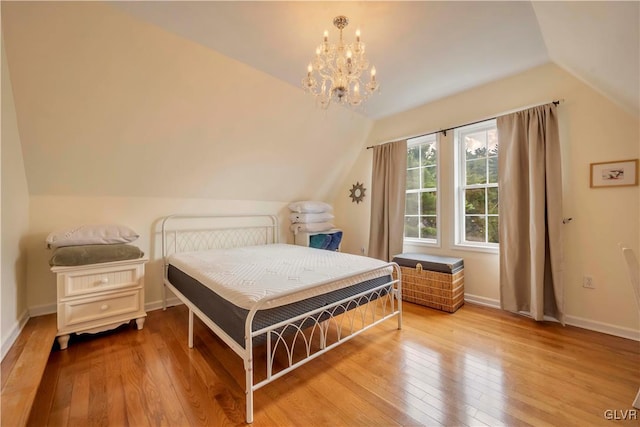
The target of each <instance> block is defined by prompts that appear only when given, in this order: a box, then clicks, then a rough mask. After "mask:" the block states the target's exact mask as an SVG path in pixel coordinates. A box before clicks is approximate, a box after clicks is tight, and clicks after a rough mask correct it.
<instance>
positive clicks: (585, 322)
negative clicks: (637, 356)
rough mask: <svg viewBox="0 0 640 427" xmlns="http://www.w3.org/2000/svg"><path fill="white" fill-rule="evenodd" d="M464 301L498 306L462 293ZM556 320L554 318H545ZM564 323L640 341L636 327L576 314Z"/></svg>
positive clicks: (493, 306) (478, 297)
mask: <svg viewBox="0 0 640 427" xmlns="http://www.w3.org/2000/svg"><path fill="white" fill-rule="evenodd" d="M464 301H465V302H470V303H472V304H478V305H483V306H485V307H491V308H497V309H499V308H500V300H496V299H492V298H485V297H481V296H478V295H470V294H464ZM546 320H549V321H552V322H557V320H554V319H546ZM565 323H566V324H567V325H570V326H576V327H578V328H582V329H588V330H590V331H595V332H601V333H603V334H608V335H613V336H616V337H621V338H627V339H630V340H634V341H640V331H639V330H636V329H631V328H626V327H623V326H616V325H611V324H608V323H603V322H598V321H595V320H589V319H584V318H582V317H578V316H571V315H565Z"/></svg>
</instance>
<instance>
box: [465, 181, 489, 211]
mask: <svg viewBox="0 0 640 427" xmlns="http://www.w3.org/2000/svg"><path fill="white" fill-rule="evenodd" d="M464 204H465V208H464V213H465V214H467V215H468V214H484V213H485V212H484V188H477V189H473V190H466V191H465V192H464Z"/></svg>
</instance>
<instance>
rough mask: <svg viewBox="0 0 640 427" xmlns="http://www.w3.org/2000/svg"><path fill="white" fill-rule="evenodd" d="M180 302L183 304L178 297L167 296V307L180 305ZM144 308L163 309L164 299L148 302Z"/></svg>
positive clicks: (151, 309) (147, 309)
mask: <svg viewBox="0 0 640 427" xmlns="http://www.w3.org/2000/svg"><path fill="white" fill-rule="evenodd" d="M180 304H182V301H180V300H179V299H178V297H170V298H167V307H173V306H174V305H180ZM144 309H145V310H146V311H153V310H161V309H162V300H157V301H153V302H148V303H146V304H145V305H144Z"/></svg>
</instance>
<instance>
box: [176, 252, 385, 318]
mask: <svg viewBox="0 0 640 427" xmlns="http://www.w3.org/2000/svg"><path fill="white" fill-rule="evenodd" d="M169 263H170V264H172V265H174V266H175V267H177V268H179V269H180V270H182V271H183V272H185V273H187V274H188V275H189V276H191V277H193V278H194V279H196V280H198V281H199V282H201V283H202V284H204V285H205V286H207V287H208V288H210V289H211V290H213V291H214V292H216V293H217V294H218V295H220V296H221V297H223V298H225V299H226V300H228V301H230V302H231V303H233V304H235V305H236V306H238V307H241V308H244V309H247V310H249V309H251V307H252V306H253V305H255V303H256V302H258V301H259V300H261V299H263V298H265V297H270V296H274V295H277V294H282V293H287V292H289V291H292V290H304V291H303V292H301V293H296V295H295V296H283V297H282V298H278V299H277V300H276V301H274V302H273V303H270V304H269V305H266V306H265V307H264V308H272V307H277V306H280V305H284V304H289V303H291V302H295V301H299V300H302V299H305V298H309V297H312V296H315V295H320V294H322V293H326V292H330V291H332V290H335V289H340V288H344V287H347V286H350V285H354V284H356V283H359V282H362V281H365V280H369V279H373V278H376V277H381V276H385V275H389V274H391V271H392V268H391V267H389V268H387V269H381V270H379V271H377V272H371V271H370V270H371V269H373V268H376V267H380V266H383V265H384V264H385V263H384V262H382V261H380V260H377V259H373V258H367V257H363V256H358V255H351V254H345V253H340V252H331V251H326V250H321V249H313V248H307V247H304V246H294V245H285V244H271V245H260V246H247V247H240V248H232V249H213V250H208V251H200V252H183V253H178V254H173V255H171V256H170V257H169ZM356 273H358V274H356ZM353 274H356V276H354V277H352V278H349V279H343V278H344V276H348V275H353ZM336 279H338V280H336ZM326 281H332V283H330V284H328V285H326V286H325V285H323V286H320V287H318V286H317V285H318V284H321V283H323V282H326Z"/></svg>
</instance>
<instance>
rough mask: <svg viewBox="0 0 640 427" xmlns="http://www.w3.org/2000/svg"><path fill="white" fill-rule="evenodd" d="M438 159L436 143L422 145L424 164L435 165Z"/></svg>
mask: <svg viewBox="0 0 640 427" xmlns="http://www.w3.org/2000/svg"><path fill="white" fill-rule="evenodd" d="M437 160H438V152H437V151H436V143H435V142H433V143H431V144H423V145H422V166H435V165H436V161H437Z"/></svg>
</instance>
